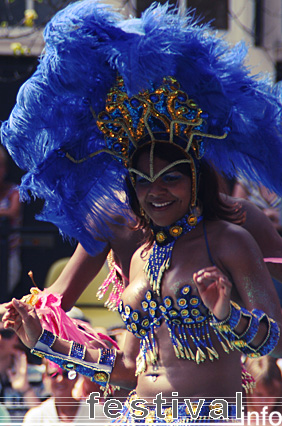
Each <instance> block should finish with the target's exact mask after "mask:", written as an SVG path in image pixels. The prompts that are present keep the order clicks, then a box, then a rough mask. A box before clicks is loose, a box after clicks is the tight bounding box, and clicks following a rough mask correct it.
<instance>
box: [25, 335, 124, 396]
mask: <svg viewBox="0 0 282 426" xmlns="http://www.w3.org/2000/svg"><path fill="white" fill-rule="evenodd" d="M56 337H57V336H55V335H54V334H52V333H50V332H49V331H48V332H47V330H43V333H42V335H41V336H40V338H39V339H38V341H37V343H36V345H35V346H34V348H33V349H31V353H33V354H34V355H37V356H38V357H40V358H44V357H45V358H47V359H49V360H50V361H53V362H54V363H55V364H57V365H59V366H60V367H61V368H63V369H64V370H67V371H75V372H77V373H80V374H82V375H84V376H88V377H90V378H91V381H93V382H95V383H97V384H98V385H100V386H101V389H102V390H103V391H104V396H106V395H107V393H108V389H109V381H110V375H111V372H112V370H113V367H114V363H115V358H116V350H115V349H104V348H103V349H98V351H99V359H98V362H97V363H94V362H88V361H85V360H84V357H85V352H86V348H85V347H84V346H83V345H81V344H80V343H76V342H71V346H70V350H69V354H68V355H64V354H61V353H59V352H55V351H54V350H53V349H51V346H52V345H53V344H54V342H55V340H56ZM52 341H53V342H52ZM50 345H51V346H50Z"/></svg>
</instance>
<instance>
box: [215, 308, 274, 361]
mask: <svg viewBox="0 0 282 426" xmlns="http://www.w3.org/2000/svg"><path fill="white" fill-rule="evenodd" d="M241 317H248V318H249V323H248V326H247V328H246V330H245V331H244V332H243V333H242V334H241V335H238V334H237V333H235V331H234V329H235V328H236V327H237V325H238V324H239V322H240V319H241ZM261 321H267V325H268V329H267V335H266V336H265V339H264V341H263V342H262V344H261V345H260V346H259V347H257V348H254V347H252V346H251V342H252V341H253V340H254V338H255V336H256V334H257V333H258V330H259V325H260V322H261ZM210 324H211V326H212V327H213V328H214V329H215V330H217V331H219V332H220V334H221V335H222V336H223V337H224V338H225V340H226V341H228V342H229V343H230V344H231V345H232V346H233V347H235V348H236V349H238V350H239V351H241V352H242V353H244V354H245V355H247V356H249V357H251V358H256V357H260V356H263V355H267V354H268V353H270V352H271V351H272V350H273V349H274V348H275V346H276V345H277V343H278V340H279V336H280V330H279V327H278V325H277V323H276V322H275V321H274V320H273V319H271V318H269V317H268V316H267V315H266V313H264V312H263V311H260V310H258V309H254V310H253V311H252V312H249V311H248V310H247V309H245V308H241V307H240V306H238V305H237V304H236V303H234V302H230V314H229V316H228V317H227V318H226V320H224V321H218V320H217V318H216V317H215V316H213V320H212V321H211V322H210Z"/></svg>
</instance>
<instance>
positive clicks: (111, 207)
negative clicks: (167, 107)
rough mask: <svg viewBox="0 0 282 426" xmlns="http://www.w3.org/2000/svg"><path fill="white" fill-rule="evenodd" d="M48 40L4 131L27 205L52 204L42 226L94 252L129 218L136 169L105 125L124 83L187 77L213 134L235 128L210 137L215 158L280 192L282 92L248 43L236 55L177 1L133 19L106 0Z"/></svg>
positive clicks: (89, 2) (63, 18)
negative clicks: (115, 152) (35, 201)
mask: <svg viewBox="0 0 282 426" xmlns="http://www.w3.org/2000/svg"><path fill="white" fill-rule="evenodd" d="M44 37H45V42H46V47H45V49H44V53H43V55H42V57H41V58H40V63H39V66H38V68H37V70H36V72H35V73H34V75H33V76H32V77H31V78H30V79H29V80H28V81H27V82H26V83H25V84H24V85H23V86H22V88H21V89H20V91H19V94H18V97H17V104H16V106H15V107H14V109H13V111H12V113H11V115H10V118H9V120H7V121H6V122H5V123H3V125H2V128H1V134H2V143H3V144H4V145H5V146H6V147H7V149H8V151H9V152H10V154H11V155H12V157H13V159H14V160H15V162H16V163H17V164H18V166H19V167H21V168H22V169H24V170H26V171H27V173H26V174H25V176H24V177H23V179H22V183H21V187H20V192H21V197H22V199H23V200H26V199H28V198H29V196H30V194H31V195H32V196H33V197H38V198H42V199H44V200H45V204H44V208H43V211H42V212H41V214H40V216H39V219H41V220H46V221H50V222H52V223H54V224H55V225H57V226H58V228H59V229H60V231H61V232H62V234H64V235H66V236H69V237H72V238H74V239H76V240H78V241H79V242H80V243H81V244H82V245H83V246H84V248H85V249H86V250H87V251H88V252H89V253H91V254H95V253H98V252H100V251H101V250H102V249H103V247H104V246H105V244H106V243H103V242H102V241H105V239H106V238H107V237H108V236H109V234H110V232H111V231H110V227H109V223H113V222H114V221H115V217H116V215H117V212H118V213H119V214H123V215H124V216H125V217H129V218H130V211H129V209H128V207H127V204H126V202H125V197H126V192H124V191H125V188H124V182H125V177H126V176H127V174H128V170H127V169H126V167H125V166H124V163H122V162H118V161H116V160H115V158H114V157H113V156H112V155H111V154H109V153H108V152H107V151H106V150H105V139H104V134H103V132H102V131H101V130H100V129H99V128H98V126H97V117H98V115H99V113H101V111H104V110H105V108H106V99H107V94H108V93H109V91H110V90H111V88H112V87H114V85H115V82H116V77H117V75H119V76H121V77H122V79H123V82H124V87H125V90H126V92H127V94H128V96H129V97H131V96H136V95H137V94H138V93H140V92H144V91H146V90H149V88H150V87H151V85H152V84H154V86H155V87H156V86H158V85H160V84H161V83H162V81H163V77H166V76H172V77H173V78H175V79H177V81H178V82H179V84H180V85H181V89H182V90H183V91H184V92H185V93H187V94H188V95H189V98H190V99H193V100H194V101H195V103H196V104H197V105H198V106H199V107H200V108H201V110H202V111H203V112H204V113H205V117H206V118H205V133H209V134H211V135H218V136H220V135H222V134H223V133H224V132H225V131H226V129H229V130H228V134H227V135H226V137H225V138H222V139H220V138H218V139H210V138H208V137H207V138H203V140H202V144H203V146H204V151H205V159H206V160H207V161H208V162H210V163H212V164H213V165H214V166H215V167H216V169H217V170H218V171H220V172H224V173H225V174H226V175H227V176H230V177H232V176H236V175H237V174H238V173H240V174H243V175H245V176H246V177H247V178H248V179H251V180H252V181H255V182H261V183H262V184H264V185H266V186H267V187H268V188H270V189H271V190H274V191H275V192H277V193H279V194H282V172H281V166H280V164H281V160H282V145H281V142H282V136H281V100H280V96H279V95H280V93H279V88H278V87H276V88H275V87H273V86H272V85H271V84H270V82H269V81H268V80H267V79H266V78H263V77H261V76H255V77H254V76H251V75H250V72H249V69H248V68H247V67H246V66H245V64H244V59H245V56H246V53H247V52H246V48H245V46H244V44H242V43H240V44H238V45H236V46H233V47H231V46H230V45H229V44H228V43H227V42H226V41H225V40H224V39H222V38H219V37H218V36H217V34H216V33H215V32H213V31H212V30H211V29H210V27H209V26H208V25H200V24H199V23H198V22H196V21H195V20H194V18H193V16H192V15H191V14H188V15H187V16H185V17H182V16H180V15H179V14H178V13H176V10H175V9H171V8H170V7H169V6H168V5H164V6H161V5H158V4H154V5H152V6H151V7H150V8H149V9H148V10H147V11H146V12H145V13H144V14H143V15H142V17H141V18H140V19H135V18H131V19H124V18H123V17H122V16H121V15H119V13H117V12H116V11H114V10H113V9H112V8H111V7H110V6H106V5H104V4H102V3H99V2H97V1H96V0H83V1H79V2H77V3H74V4H72V5H70V6H68V7H67V8H65V9H64V10H62V11H60V12H59V13H57V15H56V16H55V17H54V18H53V19H52V20H51V21H50V23H49V24H48V25H47V27H46V29H45V32H44ZM97 152H99V155H95V153H97ZM66 153H67V154H68V156H69V157H71V158H73V159H75V160H76V161H70V160H69V159H68V157H67V155H66ZM82 159H83V160H82Z"/></svg>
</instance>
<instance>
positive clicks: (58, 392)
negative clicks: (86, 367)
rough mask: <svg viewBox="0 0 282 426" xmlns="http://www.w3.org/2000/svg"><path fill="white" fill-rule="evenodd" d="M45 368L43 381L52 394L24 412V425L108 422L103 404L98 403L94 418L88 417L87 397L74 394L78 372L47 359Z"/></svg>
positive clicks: (48, 391)
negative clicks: (76, 397)
mask: <svg viewBox="0 0 282 426" xmlns="http://www.w3.org/2000/svg"><path fill="white" fill-rule="evenodd" d="M44 364H45V365H46V371H45V373H44V374H43V383H44V386H45V389H46V391H47V393H49V395H50V398H48V399H46V400H45V401H44V402H43V403H42V404H40V405H39V406H38V407H34V408H31V409H30V410H29V411H28V412H27V413H26V415H25V417H24V421H23V425H25V426H27V425H30V426H33V425H34V424H36V425H37V426H40V425H42V426H43V425H52V424H57V425H58V424H60V423H67V424H71V425H81V424H88V423H89V424H93V423H105V422H106V421H108V420H109V419H108V418H107V417H106V416H105V415H104V414H103V407H102V405H99V406H96V407H95V419H90V418H89V413H90V412H89V405H88V404H87V403H86V402H85V400H86V399H87V398H85V399H80V400H77V399H75V398H74V397H73V389H74V387H75V384H76V382H77V379H78V376H77V375H76V373H75V372H73V371H72V372H68V371H64V370H62V369H61V368H60V367H58V366H57V365H56V364H54V363H53V362H51V361H47V360H44Z"/></svg>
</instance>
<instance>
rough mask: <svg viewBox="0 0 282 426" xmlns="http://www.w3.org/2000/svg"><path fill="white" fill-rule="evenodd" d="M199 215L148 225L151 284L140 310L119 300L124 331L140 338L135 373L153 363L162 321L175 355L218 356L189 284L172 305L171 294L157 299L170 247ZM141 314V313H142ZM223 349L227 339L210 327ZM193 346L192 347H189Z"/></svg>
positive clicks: (147, 270)
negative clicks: (158, 225) (150, 244)
mask: <svg viewBox="0 0 282 426" xmlns="http://www.w3.org/2000/svg"><path fill="white" fill-rule="evenodd" d="M202 219H203V218H202V216H198V217H196V216H195V215H189V214H186V215H185V216H183V217H182V218H181V219H179V220H178V221H177V222H176V223H174V224H173V225H171V226H169V227H165V228H164V227H163V228H160V227H155V226H153V227H152V232H153V234H154V237H155V242H154V245H153V248H152V251H151V253H150V256H149V259H148V260H147V262H146V264H145V267H144V271H145V275H146V277H147V279H148V281H149V283H150V285H151V288H152V290H148V291H147V292H146V293H145V295H144V299H143V300H142V302H141V307H142V311H143V312H142V314H141V312H140V311H139V310H137V309H132V308H131V306H130V305H124V303H123V301H121V302H120V304H119V312H120V315H121V318H122V320H123V321H124V323H125V325H126V328H127V330H128V331H130V332H132V333H133V334H134V335H135V336H136V337H138V338H139V339H141V341H140V352H139V355H138V357H137V362H136V375H139V374H140V373H142V372H144V371H145V370H146V367H147V365H152V364H156V362H157V359H158V349H157V345H156V339H155V331H156V329H157V328H158V327H160V326H161V324H162V323H163V321H164V322H165V324H166V326H167V328H168V331H169V336H170V339H171V342H172V345H173V348H174V352H175V355H176V357H177V358H182V359H188V360H192V361H195V362H197V364H199V363H200V362H203V361H205V360H206V359H207V357H208V358H209V360H210V361H213V360H214V359H218V357H219V355H218V353H217V351H216V349H215V348H214V347H213V344H212V340H211V337H210V332H209V319H210V314H209V313H208V311H207V308H206V307H205V306H204V304H203V303H202V301H201V299H200V297H199V296H196V295H193V294H192V289H191V286H190V285H185V286H184V287H182V289H180V290H179V294H178V295H177V300H176V305H174V301H173V299H172V297H170V296H166V297H164V298H163V299H162V300H161V297H160V296H161V289H160V285H161V281H162V277H163V274H164V273H165V271H166V270H167V269H168V268H169V266H170V260H171V254H172V249H173V247H174V244H175V242H176V241H177V239H178V238H180V237H181V236H182V235H185V234H186V233H188V232H190V231H191V230H192V229H194V228H195V227H196V225H197V224H198V223H199V222H200V221H201V220H202ZM144 314H145V315H144ZM214 332H215V334H216V335H217V338H218V340H219V342H220V343H221V345H222V347H223V349H224V350H225V352H229V349H230V348H231V346H230V345H229V342H228V341H226V343H225V341H223V340H224V339H223V338H222V337H221V335H220V334H219V333H218V332H217V331H216V330H214ZM191 343H192V347H193V346H194V348H195V349H194V351H193V349H192V348H191Z"/></svg>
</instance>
